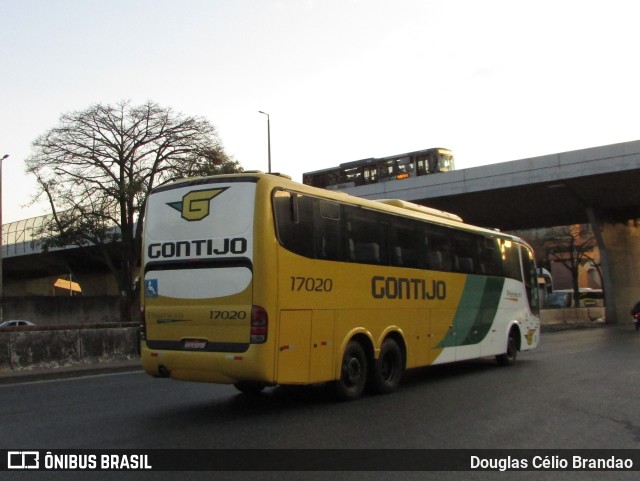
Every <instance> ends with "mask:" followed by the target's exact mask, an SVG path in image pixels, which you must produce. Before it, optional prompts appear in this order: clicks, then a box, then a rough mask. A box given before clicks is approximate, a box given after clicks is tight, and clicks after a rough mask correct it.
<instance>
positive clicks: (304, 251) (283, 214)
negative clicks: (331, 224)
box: [273, 190, 315, 258]
mask: <svg viewBox="0 0 640 481" xmlns="http://www.w3.org/2000/svg"><path fill="white" fill-rule="evenodd" d="M273 212H274V217H275V221H276V232H277V236H278V241H279V242H280V244H282V246H283V247H284V248H286V249H287V250H290V251H291V252H294V253H296V254H299V255H302V256H305V257H312V258H313V257H315V247H314V246H315V244H314V239H313V199H312V198H311V197H309V196H305V195H301V194H295V193H291V192H286V191H281V190H279V191H276V192H275V193H274V195H273Z"/></svg>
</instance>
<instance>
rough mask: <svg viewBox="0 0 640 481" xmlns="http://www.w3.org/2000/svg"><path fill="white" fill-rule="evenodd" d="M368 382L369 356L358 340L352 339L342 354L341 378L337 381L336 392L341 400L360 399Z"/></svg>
mask: <svg viewBox="0 0 640 481" xmlns="http://www.w3.org/2000/svg"><path fill="white" fill-rule="evenodd" d="M366 383H367V356H366V354H365V353H364V349H363V348H362V346H361V345H360V343H359V342H357V341H351V342H349V344H347V348H346V349H345V351H344V355H343V356H342V369H341V371H340V379H338V380H337V381H336V382H335V393H336V396H337V397H338V399H340V400H341V401H353V400H354V399H358V398H359V397H360V395H361V394H362V391H363V390H364V386H365V384H366Z"/></svg>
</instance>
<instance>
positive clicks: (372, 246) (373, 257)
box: [345, 206, 389, 265]
mask: <svg viewBox="0 0 640 481" xmlns="http://www.w3.org/2000/svg"><path fill="white" fill-rule="evenodd" d="M345 215H346V218H347V219H346V220H347V242H348V249H349V260H350V261H352V262H358V263H362V264H383V265H388V263H389V259H388V242H387V231H388V223H387V221H386V218H385V217H384V215H382V214H380V213H378V212H375V211H370V210H366V209H361V208H354V207H349V206H347V207H346V208H345Z"/></svg>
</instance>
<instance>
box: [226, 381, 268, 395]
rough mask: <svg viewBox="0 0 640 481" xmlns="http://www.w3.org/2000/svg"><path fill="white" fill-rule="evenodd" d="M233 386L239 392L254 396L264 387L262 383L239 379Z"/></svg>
mask: <svg viewBox="0 0 640 481" xmlns="http://www.w3.org/2000/svg"><path fill="white" fill-rule="evenodd" d="M233 386H234V387H235V388H236V389H237V390H238V391H240V392H241V393H243V394H247V395H249V396H256V395H258V394H260V393H261V392H262V390H263V389H264V388H265V385H264V383H261V382H254V381H239V382H237V383H235V384H234V385H233Z"/></svg>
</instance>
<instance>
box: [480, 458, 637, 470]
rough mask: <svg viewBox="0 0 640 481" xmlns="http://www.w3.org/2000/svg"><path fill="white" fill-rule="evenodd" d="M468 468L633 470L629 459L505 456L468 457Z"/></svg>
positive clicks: (632, 463) (632, 464)
mask: <svg viewBox="0 0 640 481" xmlns="http://www.w3.org/2000/svg"><path fill="white" fill-rule="evenodd" d="M470 468H471V469H472V470H482V471H517V470H524V471H535V470H545V471H546V470H567V471H572V470H587V471H589V470H594V471H607V470H633V469H634V462H633V460H632V459H629V458H621V457H617V456H605V457H583V456H578V455H572V456H557V455H554V456H549V455H547V456H530V457H516V456H505V457H498V458H486V457H481V456H471V457H470Z"/></svg>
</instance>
